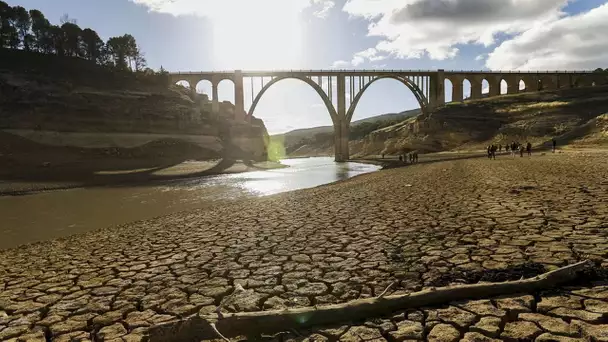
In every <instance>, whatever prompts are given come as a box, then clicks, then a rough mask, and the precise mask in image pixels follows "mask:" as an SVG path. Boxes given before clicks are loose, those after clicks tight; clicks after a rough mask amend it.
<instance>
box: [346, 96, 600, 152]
mask: <svg viewBox="0 0 608 342" xmlns="http://www.w3.org/2000/svg"><path fill="white" fill-rule="evenodd" d="M607 93H608V87H605V86H603V87H589V88H579V89H564V90H559V91H547V92H540V93H528V94H519V95H507V96H500V97H495V98H489V99H483V100H477V101H467V102H464V103H454V104H448V105H447V106H445V107H443V108H440V109H438V110H436V111H434V112H432V113H427V114H424V115H420V116H418V117H415V118H410V119H407V120H405V121H403V122H401V123H398V124H395V125H392V126H389V127H385V128H382V129H379V130H376V131H374V132H372V133H370V134H369V135H368V136H367V137H365V138H364V139H362V140H359V141H351V151H352V152H351V154H353V155H354V156H366V155H377V154H381V153H386V154H397V153H400V152H402V151H412V150H418V151H420V152H438V151H447V150H466V149H478V148H482V147H484V146H486V145H488V144H491V143H496V144H505V143H507V142H511V141H520V142H525V141H530V142H531V143H533V144H535V145H541V144H545V143H547V142H548V141H550V140H551V139H552V138H554V137H557V138H558V139H559V140H560V143H561V144H566V143H568V144H587V145H592V144H596V145H597V144H605V143H606V142H608V131H606V119H605V115H602V114H604V113H607V112H608V95H606V94H607Z"/></svg>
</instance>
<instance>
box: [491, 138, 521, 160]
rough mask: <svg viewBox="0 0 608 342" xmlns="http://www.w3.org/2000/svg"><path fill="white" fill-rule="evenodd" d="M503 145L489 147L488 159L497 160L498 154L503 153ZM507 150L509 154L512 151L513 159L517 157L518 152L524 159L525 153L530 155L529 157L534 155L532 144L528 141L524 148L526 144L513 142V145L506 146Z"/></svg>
mask: <svg viewBox="0 0 608 342" xmlns="http://www.w3.org/2000/svg"><path fill="white" fill-rule="evenodd" d="M502 148H503V146H502V144H499V145H498V146H496V145H494V144H492V145H489V146H488V148H487V152H488V159H496V152H497V151H498V152H499V153H501V152H502ZM504 148H505V152H507V153H509V151H511V155H512V156H513V157H515V155H516V154H517V151H519V156H520V157H523V156H524V152H527V153H528V156H531V155H532V144H531V143H530V142H529V141H528V142H527V143H526V145H525V146H524V144H521V143H519V142H515V141H514V142H512V143H511V144H506V145H505V146H504Z"/></svg>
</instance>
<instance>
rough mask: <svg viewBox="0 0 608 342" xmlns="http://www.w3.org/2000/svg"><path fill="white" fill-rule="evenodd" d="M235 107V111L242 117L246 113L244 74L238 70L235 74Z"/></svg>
mask: <svg viewBox="0 0 608 342" xmlns="http://www.w3.org/2000/svg"><path fill="white" fill-rule="evenodd" d="M233 81H234V106H235V107H236V108H235V111H236V112H237V113H238V114H239V115H241V114H242V113H245V93H244V91H243V72H242V71H241V70H236V71H235V72H234V79H233Z"/></svg>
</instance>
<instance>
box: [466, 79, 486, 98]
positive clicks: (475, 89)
mask: <svg viewBox="0 0 608 342" xmlns="http://www.w3.org/2000/svg"><path fill="white" fill-rule="evenodd" d="M468 80H469V82H470V83H471V99H472V100H477V99H480V98H481V91H482V89H481V86H482V82H483V78H482V77H478V76H470V77H469V78H468Z"/></svg>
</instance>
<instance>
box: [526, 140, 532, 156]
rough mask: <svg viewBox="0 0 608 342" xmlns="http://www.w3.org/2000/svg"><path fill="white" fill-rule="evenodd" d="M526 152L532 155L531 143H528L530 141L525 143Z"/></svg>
mask: <svg viewBox="0 0 608 342" xmlns="http://www.w3.org/2000/svg"><path fill="white" fill-rule="evenodd" d="M526 152H528V157H531V156H532V144H530V142H529V141H528V143H527V144H526Z"/></svg>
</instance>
